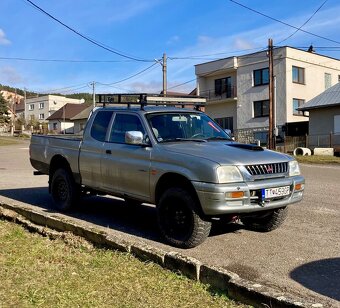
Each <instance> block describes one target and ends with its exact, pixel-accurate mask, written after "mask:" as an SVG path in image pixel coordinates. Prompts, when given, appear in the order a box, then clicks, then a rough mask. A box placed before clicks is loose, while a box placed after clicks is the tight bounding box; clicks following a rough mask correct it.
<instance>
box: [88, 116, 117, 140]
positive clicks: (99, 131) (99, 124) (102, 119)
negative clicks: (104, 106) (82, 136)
mask: <svg viewBox="0 0 340 308" xmlns="http://www.w3.org/2000/svg"><path fill="white" fill-rule="evenodd" d="M112 114H113V111H99V112H98V113H97V115H96V117H95V119H94V121H93V124H92V127H91V136H92V138H94V139H96V140H98V141H102V142H104V141H105V136H106V131H107V128H108V126H109V123H110V120H111V117H112Z"/></svg>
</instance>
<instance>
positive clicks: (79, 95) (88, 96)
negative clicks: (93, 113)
mask: <svg viewBox="0 0 340 308" xmlns="http://www.w3.org/2000/svg"><path fill="white" fill-rule="evenodd" d="M0 90H4V91H9V92H13V93H15V91H16V92H17V94H19V95H22V96H24V90H22V89H19V88H13V87H10V86H6V85H2V84H0ZM48 94H51V95H61V96H65V97H68V98H76V99H81V98H83V99H84V100H85V102H86V103H92V100H93V98H92V94H90V93H74V94H66V95H64V94H60V93H44V94H41V93H40V94H38V93H34V92H30V91H26V97H27V98H30V97H37V96H44V95H48Z"/></svg>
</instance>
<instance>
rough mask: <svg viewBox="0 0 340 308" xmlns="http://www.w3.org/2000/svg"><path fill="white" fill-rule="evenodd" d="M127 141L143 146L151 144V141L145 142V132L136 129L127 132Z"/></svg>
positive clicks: (127, 142)
mask: <svg viewBox="0 0 340 308" xmlns="http://www.w3.org/2000/svg"><path fill="white" fill-rule="evenodd" d="M125 143H126V144H133V145H141V146H150V144H149V143H147V142H145V140H144V136H143V133H142V132H139V131H134V130H131V131H127V132H125Z"/></svg>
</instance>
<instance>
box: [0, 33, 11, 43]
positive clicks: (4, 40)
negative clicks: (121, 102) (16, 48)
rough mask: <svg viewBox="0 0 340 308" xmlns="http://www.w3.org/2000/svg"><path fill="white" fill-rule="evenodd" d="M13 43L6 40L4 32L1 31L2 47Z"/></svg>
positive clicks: (0, 41) (0, 40)
mask: <svg viewBox="0 0 340 308" xmlns="http://www.w3.org/2000/svg"><path fill="white" fill-rule="evenodd" d="M9 44H11V41H10V40H9V39H7V38H6V34H5V32H4V30H2V29H0V45H9Z"/></svg>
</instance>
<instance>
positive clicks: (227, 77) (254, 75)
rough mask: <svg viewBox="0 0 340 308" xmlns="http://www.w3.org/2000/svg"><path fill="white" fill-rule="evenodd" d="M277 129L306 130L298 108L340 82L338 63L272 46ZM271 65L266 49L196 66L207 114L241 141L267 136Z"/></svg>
mask: <svg viewBox="0 0 340 308" xmlns="http://www.w3.org/2000/svg"><path fill="white" fill-rule="evenodd" d="M273 54H274V76H275V80H276V82H275V101H276V102H275V105H276V127H277V129H278V133H279V135H280V136H282V137H284V136H285V135H286V136H287V135H288V136H298V135H305V134H306V133H308V117H306V116H304V115H303V113H302V111H300V110H298V107H300V106H302V105H303V104H304V103H305V102H306V101H309V100H311V99H312V98H313V97H315V96H316V95H318V94H320V93H321V92H323V91H324V90H325V89H327V88H329V87H331V86H332V85H334V84H335V83H337V82H339V80H340V61H339V60H338V59H333V58H330V57H326V56H323V55H320V54H316V53H314V52H308V51H304V50H300V49H295V48H292V47H279V48H274V51H273ZM268 67H269V63H268V57H267V52H266V51H260V52H256V53H253V54H246V55H243V56H235V57H229V58H225V59H220V60H216V61H211V62H206V63H202V64H198V65H196V66H195V72H196V76H197V94H198V95H201V96H205V97H207V106H206V112H207V113H208V114H209V115H210V116H211V117H213V118H214V119H216V120H217V121H218V122H219V123H220V124H221V125H222V126H223V127H224V128H228V129H231V130H232V131H233V133H234V134H235V136H236V137H237V138H238V139H239V140H241V141H245V142H252V141H254V140H255V139H260V140H266V139H267V134H268V127H269V118H268V115H269V68H268Z"/></svg>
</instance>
